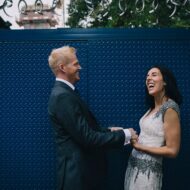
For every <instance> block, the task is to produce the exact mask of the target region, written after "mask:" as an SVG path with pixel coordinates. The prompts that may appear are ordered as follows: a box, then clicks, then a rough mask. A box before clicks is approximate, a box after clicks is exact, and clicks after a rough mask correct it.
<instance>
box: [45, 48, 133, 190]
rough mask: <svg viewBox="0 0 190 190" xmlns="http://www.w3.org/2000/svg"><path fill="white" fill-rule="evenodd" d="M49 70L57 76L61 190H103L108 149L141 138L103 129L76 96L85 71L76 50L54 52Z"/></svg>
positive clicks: (53, 102) (53, 109)
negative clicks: (76, 88) (82, 72)
mask: <svg viewBox="0 0 190 190" xmlns="http://www.w3.org/2000/svg"><path fill="white" fill-rule="evenodd" d="M49 66H50V68H51V70H52V71H53V73H54V74H55V76H56V82H55V85H54V87H53V89H52V92H51V95H50V99H49V105H48V112H49V117H50V121H51V123H52V125H53V128H54V131H55V141H56V146H57V188H56V189H57V190H103V189H104V182H105V175H106V174H105V171H106V164H105V155H104V154H105V149H108V148H116V147H118V148H119V147H122V146H124V144H125V143H126V142H128V141H129V140H130V139H131V136H132V138H134V139H135V138H137V135H136V134H135V133H136V132H135V131H134V130H133V129H124V130H121V129H120V130H116V129H114V128H112V129H111V130H110V129H102V128H100V126H99V125H98V123H97V121H96V119H95V117H94V116H93V114H92V113H91V112H90V110H89V108H88V107H87V105H86V104H85V103H84V102H83V100H82V99H81V98H80V97H79V95H78V94H77V93H76V92H75V87H74V84H75V83H76V82H77V81H79V80H80V76H79V71H80V69H81V67H80V65H79V62H78V59H77V56H76V50H75V49H74V48H73V47H69V46H64V47H61V48H58V49H54V50H53V51H52V52H51V54H50V56H49Z"/></svg>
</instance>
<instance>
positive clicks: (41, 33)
mask: <svg viewBox="0 0 190 190" xmlns="http://www.w3.org/2000/svg"><path fill="white" fill-rule="evenodd" d="M96 39H102V40H103V39H110V40H113V39H134V40H135V39H137V40H138V39H141V40H142V39H144V40H146V39H158V40H159V39H168V40H170V39H171V40H174V39H176V40H187V39H190V29H182V28H181V29H179V28H162V29H156V28H135V29H128V28H115V29H114V28H93V29H74V28H72V29H70V28H63V29H41V30H39V29H38V30H37V29H35V30H3V29H1V30H0V41H18V40H19V41H20V40H24V41H25V40H27V41H29V40H96Z"/></svg>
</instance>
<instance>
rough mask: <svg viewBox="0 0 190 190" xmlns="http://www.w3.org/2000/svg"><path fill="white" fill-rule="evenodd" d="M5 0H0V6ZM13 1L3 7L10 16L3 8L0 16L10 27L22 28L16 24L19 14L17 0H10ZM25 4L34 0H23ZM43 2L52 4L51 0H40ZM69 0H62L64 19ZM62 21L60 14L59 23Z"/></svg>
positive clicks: (59, 11) (32, 3)
mask: <svg viewBox="0 0 190 190" xmlns="http://www.w3.org/2000/svg"><path fill="white" fill-rule="evenodd" d="M4 1H5V0H0V6H1V5H2V4H3V2H4ZM12 1H13V5H12V7H10V8H5V10H6V12H7V13H8V14H9V15H11V17H8V16H7V15H6V14H5V13H4V11H3V10H0V16H1V17H2V18H3V20H4V21H8V22H10V23H11V24H12V26H11V27H10V28H11V29H22V28H20V27H19V26H18V24H17V23H16V21H15V20H16V18H18V16H19V11H18V2H19V0H12ZM25 1H26V3H27V5H34V4H35V0H25ZM41 1H42V3H43V4H48V5H49V6H52V3H53V0H41ZM69 2H70V0H64V4H65V13H66V15H65V20H66V19H67V17H68V14H67V5H68V4H69ZM56 11H57V13H58V14H61V13H62V10H58V9H56ZM61 22H63V21H62V16H60V25H61Z"/></svg>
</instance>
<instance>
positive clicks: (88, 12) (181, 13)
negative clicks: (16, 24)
mask: <svg viewBox="0 0 190 190" xmlns="http://www.w3.org/2000/svg"><path fill="white" fill-rule="evenodd" d="M102 1H104V2H105V3H104V4H102ZM102 1H101V0H93V1H91V2H92V4H91V3H90V0H88V1H85V0H71V3H70V5H69V9H68V10H69V14H70V17H69V19H68V22H67V25H68V26H70V27H72V28H74V27H96V28H97V27H104V28H105V27H108V28H111V27H126V28H127V27H132V28H133V27H157V28H159V27H185V28H189V27H190V19H189V17H190V1H187V3H186V5H183V4H182V3H181V1H180V0H175V2H176V3H177V5H174V4H172V3H171V2H170V1H168V3H167V4H166V1H165V0H160V1H159V0H157V1H156V0H155V1H153V0H145V1H144V2H145V4H144V5H145V6H144V8H143V4H142V1H140V0H139V1H137V3H135V1H134V0H112V1H111V2H110V3H106V2H108V1H106V0H102ZM119 2H120V5H121V6H119ZM157 2H158V4H156V3H157ZM153 3H154V4H153ZM155 7H156V8H155ZM175 9H176V11H175V14H173V15H172V13H173V12H174V10H175ZM188 9H189V10H188Z"/></svg>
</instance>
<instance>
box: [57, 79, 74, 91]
mask: <svg viewBox="0 0 190 190" xmlns="http://www.w3.org/2000/svg"><path fill="white" fill-rule="evenodd" d="M56 81H60V82H64V83H65V84H66V85H68V86H70V87H71V88H72V89H73V90H75V86H74V85H73V84H72V83H70V82H69V81H67V80H65V79H62V78H59V77H56Z"/></svg>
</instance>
